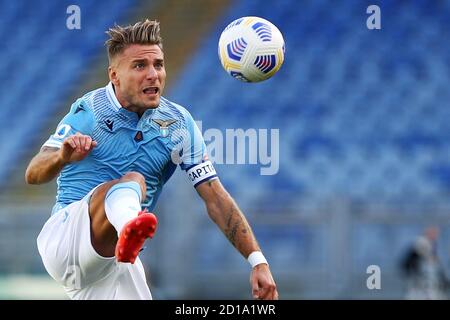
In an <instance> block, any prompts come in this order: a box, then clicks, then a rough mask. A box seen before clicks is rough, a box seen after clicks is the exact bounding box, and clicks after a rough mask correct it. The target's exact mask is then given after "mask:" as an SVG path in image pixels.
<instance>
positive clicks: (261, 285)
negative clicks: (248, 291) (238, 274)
mask: <svg viewBox="0 0 450 320" xmlns="http://www.w3.org/2000/svg"><path fill="white" fill-rule="evenodd" d="M250 284H251V286H252V295H253V298H254V299H258V300H278V291H277V285H276V284H275V281H274V280H273V277H272V273H271V272H270V269H269V266H268V265H267V264H265V263H261V264H258V265H257V266H255V267H254V268H253V270H252V273H251V275H250Z"/></svg>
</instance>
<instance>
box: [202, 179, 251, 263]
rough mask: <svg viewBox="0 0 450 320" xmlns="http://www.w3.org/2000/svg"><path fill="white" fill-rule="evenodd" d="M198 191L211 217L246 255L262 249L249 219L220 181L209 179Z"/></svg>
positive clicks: (232, 242) (231, 241)
mask: <svg viewBox="0 0 450 320" xmlns="http://www.w3.org/2000/svg"><path fill="white" fill-rule="evenodd" d="M197 191H199V194H200V195H201V196H202V198H203V199H204V200H205V203H206V207H207V210H208V214H209V216H210V218H211V219H212V220H213V221H214V222H215V223H216V224H217V226H218V227H219V228H220V229H221V231H222V232H223V233H224V235H225V237H226V238H227V239H228V240H229V241H230V243H231V244H232V245H233V246H234V247H235V248H236V249H237V250H238V251H239V252H240V253H241V254H242V255H243V256H244V257H248V255H249V254H250V253H252V252H253V251H258V250H260V248H259V245H258V242H257V241H256V238H255V236H254V234H253V231H252V228H251V227H250V225H249V223H248V221H247V219H246V218H245V216H244V214H243V213H242V212H241V210H240V209H239V207H238V205H237V204H236V202H235V201H234V200H233V198H232V197H231V196H230V195H229V194H228V193H227V192H226V191H225V189H224V188H223V186H222V185H221V184H220V181H218V180H211V181H208V182H207V183H204V184H202V185H200V186H199V187H198V188H197Z"/></svg>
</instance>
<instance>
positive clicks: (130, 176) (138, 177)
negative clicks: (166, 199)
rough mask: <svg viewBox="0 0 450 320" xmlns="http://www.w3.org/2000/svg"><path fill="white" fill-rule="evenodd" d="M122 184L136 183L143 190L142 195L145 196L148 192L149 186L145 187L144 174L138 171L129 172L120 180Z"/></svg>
mask: <svg viewBox="0 0 450 320" xmlns="http://www.w3.org/2000/svg"><path fill="white" fill-rule="evenodd" d="M120 181H121V182H125V181H134V182H137V183H139V185H140V186H141V189H142V194H145V193H146V192H147V186H146V185H145V178H144V176H143V175H142V174H140V173H139V172H136V171H131V172H127V173H126V174H124V175H123V176H122V178H121V179H120Z"/></svg>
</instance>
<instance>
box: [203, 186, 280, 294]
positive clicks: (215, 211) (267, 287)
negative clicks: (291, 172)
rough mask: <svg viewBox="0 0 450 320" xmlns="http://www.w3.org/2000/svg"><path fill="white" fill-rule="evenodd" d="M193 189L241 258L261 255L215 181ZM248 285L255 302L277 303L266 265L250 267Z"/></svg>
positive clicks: (235, 208) (234, 206) (241, 217)
mask: <svg viewBox="0 0 450 320" xmlns="http://www.w3.org/2000/svg"><path fill="white" fill-rule="evenodd" d="M196 189H197V192H198V193H199V195H200V196H201V197H202V199H203V200H204V202H205V204H206V209H207V211H208V214H209V216H210V218H211V219H212V220H213V221H214V222H215V223H216V224H217V226H218V227H219V228H220V229H221V230H222V232H223V233H224V234H225V236H226V237H227V238H228V240H229V241H230V242H231V244H232V245H233V246H234V247H235V248H236V249H237V250H238V251H239V252H240V253H241V254H242V255H243V256H244V257H245V258H248V257H249V255H250V254H251V253H253V252H260V251H261V249H260V248H259V245H258V242H257V241H256V238H255V236H254V234H253V231H252V229H251V227H250V225H249V224H248V222H247V219H246V218H245V216H244V214H243V213H242V212H241V210H240V209H239V207H238V206H237V204H236V202H235V201H234V200H233V198H232V197H231V196H230V194H229V193H228V192H227V191H226V190H225V188H224V187H223V186H222V184H221V183H220V181H219V180H218V179H216V180H210V181H207V182H204V183H202V184H200V185H199V186H197V188H196ZM250 283H251V286H252V294H253V297H254V298H255V299H278V292H277V288H276V284H275V281H274V280H273V277H272V274H271V272H270V269H269V266H268V264H267V263H259V264H257V265H255V266H254V267H253V269H252V273H251V276H250Z"/></svg>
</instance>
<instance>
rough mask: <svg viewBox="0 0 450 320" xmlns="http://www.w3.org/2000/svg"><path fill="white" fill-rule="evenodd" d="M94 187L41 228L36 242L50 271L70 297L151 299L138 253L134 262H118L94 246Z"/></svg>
mask: <svg viewBox="0 0 450 320" xmlns="http://www.w3.org/2000/svg"><path fill="white" fill-rule="evenodd" d="M94 190H95V189H93V190H92V191H91V192H89V194H88V195H86V196H85V197H84V198H83V199H82V200H80V201H77V202H74V203H72V204H70V205H69V206H67V207H65V208H63V209H61V210H59V211H57V212H56V213H55V214H53V215H52V216H51V217H50V219H48V220H47V222H46V223H45V225H44V227H43V228H42V230H41V232H40V234H39V236H38V238H37V246H38V250H39V254H40V255H41V257H42V261H43V263H44V266H45V268H46V270H47V272H48V273H49V274H50V275H51V276H52V278H53V279H55V280H56V281H57V282H58V283H60V284H61V285H62V286H63V287H64V289H65V291H66V293H67V295H68V296H69V297H70V298H71V299H77V300H91V299H94V300H125V299H133V300H138V299H140V300H144V299H145V300H149V299H152V295H151V293H150V290H149V288H148V286H147V281H146V278H145V271H144V267H143V266H142V262H141V260H140V259H139V257H138V258H137V259H136V261H135V263H134V264H131V263H119V262H117V261H116V259H115V257H102V256H100V255H99V254H98V253H97V252H96V251H95V249H94V248H93V247H92V243H91V227H90V217H89V212H88V208H89V205H88V202H89V199H90V197H91V194H92V193H93V191H94Z"/></svg>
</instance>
